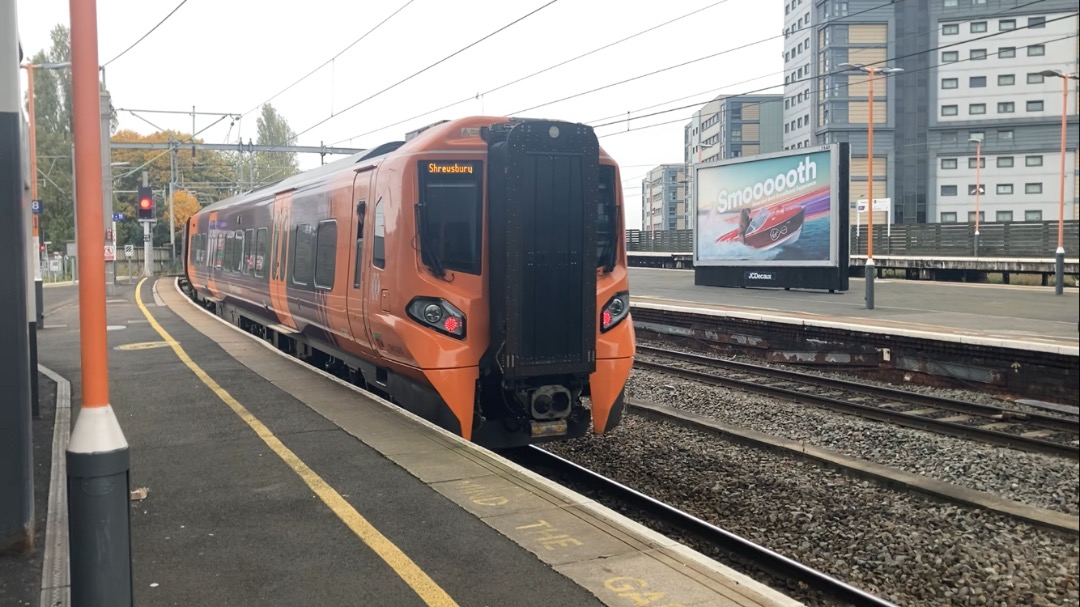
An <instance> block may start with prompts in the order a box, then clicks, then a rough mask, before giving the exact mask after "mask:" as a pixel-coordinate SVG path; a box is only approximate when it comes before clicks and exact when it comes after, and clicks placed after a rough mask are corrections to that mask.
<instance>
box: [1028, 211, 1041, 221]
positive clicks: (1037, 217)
mask: <svg viewBox="0 0 1080 607" xmlns="http://www.w3.org/2000/svg"><path fill="white" fill-rule="evenodd" d="M1024 221H1042V211H1024Z"/></svg>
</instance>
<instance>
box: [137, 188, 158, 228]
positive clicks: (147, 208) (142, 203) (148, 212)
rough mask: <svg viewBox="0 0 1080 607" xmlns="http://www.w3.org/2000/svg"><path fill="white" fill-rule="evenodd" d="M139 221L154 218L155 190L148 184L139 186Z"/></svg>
mask: <svg viewBox="0 0 1080 607" xmlns="http://www.w3.org/2000/svg"><path fill="white" fill-rule="evenodd" d="M138 194H139V212H138V213H137V215H138V217H139V221H153V220H154V190H153V189H151V188H148V187H146V186H140V187H139V192H138Z"/></svg>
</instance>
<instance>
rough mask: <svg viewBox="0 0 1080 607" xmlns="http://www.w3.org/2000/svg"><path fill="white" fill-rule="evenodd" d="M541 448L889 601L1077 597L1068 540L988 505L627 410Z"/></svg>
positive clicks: (1076, 551) (1078, 552)
mask: <svg viewBox="0 0 1080 607" xmlns="http://www.w3.org/2000/svg"><path fill="white" fill-rule="evenodd" d="M545 448H546V449H548V450H550V451H552V452H554V453H557V454H559V455H561V456H563V457H566V458H568V459H570V460H572V461H574V462H576V463H578V464H580V465H583V466H586V467H588V468H590V469H592V470H595V471H597V472H599V473H601V474H604V475H607V476H609V477H611V478H614V479H616V480H618V481H619V482H622V483H624V484H627V485H629V486H631V487H634V488H635V489H637V490H639V491H641V492H643V493H646V494H648V495H651V496H653V497H655V498H657V499H661V500H664V501H666V502H668V503H670V504H672V505H674V506H676V507H678V508H680V509H683V510H686V511H688V512H690V513H692V514H694V515H695V516H698V517H699V518H702V519H703V520H707V521H709V522H711V523H712V524H715V525H717V526H719V527H722V528H724V529H727V530H728V531H730V532H732V533H735V534H737V535H740V536H742V537H744V538H746V539H749V540H751V541H753V542H755V543H758V544H762V545H764V546H767V547H769V548H771V549H773V550H775V551H777V552H779V553H781V554H784V555H785V556H788V557H789V558H793V559H795V560H797V561H799V562H802V563H804V564H806V565H808V566H811V567H813V568H815V569H818V570H821V571H824V572H825V573H828V574H829V575H832V576H834V577H836V578H838V579H841V580H844V581H846V582H848V583H850V584H852V585H854V586H856V587H858V588H861V589H862V590H864V591H866V592H870V593H872V594H875V595H878V596H881V597H882V598H885V599H887V600H889V601H892V602H894V603H896V604H898V605H905V606H934V607H940V606H942V605H991V606H1001V607H1006V606H1008V607H1012V606H1016V605H1070V606H1075V605H1080V598H1078V581H1077V578H1078V563H1080V547H1078V545H1077V542H1076V539H1075V538H1072V537H1067V536H1065V535H1064V534H1058V533H1056V532H1053V531H1049V530H1044V529H1040V528H1036V527H1032V526H1029V525H1026V524H1024V523H1021V522H1017V521H1014V520H1012V519H1009V518H1007V517H1005V516H1001V515H997V514H995V513H991V512H987V511H984V510H979V509H970V508H964V507H959V506H955V505H951V504H943V503H939V502H936V501H933V500H930V499H928V498H924V497H922V496H919V495H914V494H908V493H897V492H894V491H891V490H888V489H886V488H883V487H881V486H878V485H877V484H875V483H872V482H869V481H862V480H857V479H853V478H851V477H848V476H846V475H844V474H842V473H840V472H837V471H834V470H831V469H829V468H824V467H819V466H816V465H814V464H812V463H810V462H806V461H803V460H801V459H798V458H795V457H790V456H785V455H782V454H778V453H773V452H771V451H766V450H760V449H752V448H747V447H744V446H740V445H736V444H733V443H728V442H725V441H722V440H718V439H717V438H716V437H714V436H708V435H704V434H701V433H697V432H694V431H692V430H688V429H685V428H682V427H679V426H676V425H673V424H668V423H663V422H653V421H648V420H645V419H643V418H640V417H638V416H633V415H630V416H627V417H626V418H624V421H623V423H622V424H621V425H620V426H619V427H618V428H617V429H615V430H614V431H613V432H611V433H609V434H606V435H604V436H599V437H597V436H592V435H590V436H587V437H585V438H582V439H579V440H575V441H568V442H565V443H554V444H550V445H545ZM695 547H696V546H695ZM699 549H700V550H702V551H703V552H705V553H706V554H709V552H710V551H709V550H707V549H703V548H699ZM710 556H713V558H717V559H718V560H722V555H716V554H710ZM736 568H738V567H736ZM748 573H749V574H750V575H752V576H754V577H760V574H756V573H752V572H748ZM763 580H764V578H763ZM765 583H769V582H767V581H766V582H765ZM781 591H783V592H785V593H787V594H789V595H790V596H792V597H793V598H796V599H798V600H803V601H807V604H811V605H819V604H822V603H820V602H817V601H813V600H811V599H812V597H808V596H800V593H799V591H797V590H791V589H788V588H783V589H781Z"/></svg>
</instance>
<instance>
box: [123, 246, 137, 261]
mask: <svg viewBox="0 0 1080 607" xmlns="http://www.w3.org/2000/svg"><path fill="white" fill-rule="evenodd" d="M124 257H127V258H128V259H131V258H132V257H135V245H133V244H126V245H124Z"/></svg>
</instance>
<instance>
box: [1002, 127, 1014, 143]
mask: <svg viewBox="0 0 1080 607" xmlns="http://www.w3.org/2000/svg"><path fill="white" fill-rule="evenodd" d="M1013 135H1014V133H1013V130H1012V129H999V130H998V141H1012V140H1013Z"/></svg>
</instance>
